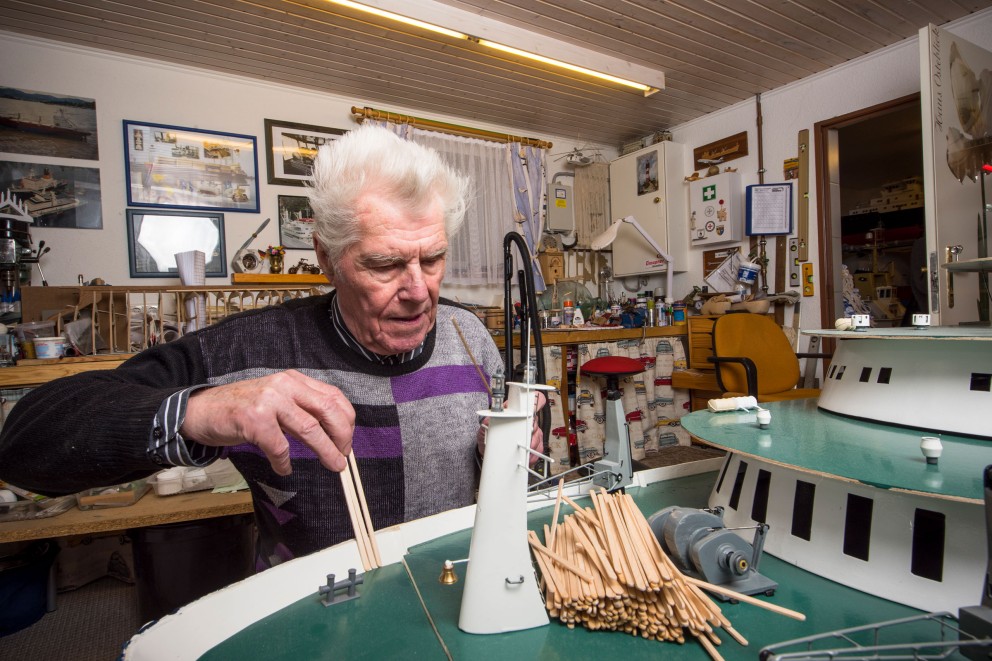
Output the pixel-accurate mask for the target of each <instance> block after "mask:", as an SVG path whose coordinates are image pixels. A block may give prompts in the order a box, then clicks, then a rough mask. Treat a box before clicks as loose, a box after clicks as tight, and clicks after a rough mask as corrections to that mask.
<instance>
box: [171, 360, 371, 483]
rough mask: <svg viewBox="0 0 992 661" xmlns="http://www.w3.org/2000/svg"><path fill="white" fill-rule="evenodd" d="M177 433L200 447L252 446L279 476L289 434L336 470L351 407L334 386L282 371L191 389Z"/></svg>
mask: <svg viewBox="0 0 992 661" xmlns="http://www.w3.org/2000/svg"><path fill="white" fill-rule="evenodd" d="M179 431H180V433H181V434H182V435H183V437H185V438H187V439H189V440H192V441H196V442H197V443H200V444H202V445H208V446H213V447H223V446H231V445H240V444H241V443H251V444H252V445H255V446H258V448H259V449H260V450H262V452H264V453H265V456H266V457H268V459H269V463H270V464H272V469H273V470H274V471H275V472H276V473H278V474H279V475H289V474H290V473H291V472H292V471H293V469H292V466H291V465H290V460H289V441H288V440H287V439H286V436H287V435H289V436H292V437H294V438H297V439H299V440H300V441H301V442H302V443H304V444H305V445H307V446H309V447H310V448H311V449H312V450H313V451H314V452H315V453H316V454H317V457H318V458H319V459H320V463H322V464H323V465H324V466H326V467H327V468H329V469H331V470H333V471H342V470H344V468H345V466H346V465H347V459H346V457H347V456H348V453H349V452H351V439H352V434H353V433H354V431H355V409H354V408H352V406H351V402H349V401H348V400H347V399H346V398H345V396H344V394H343V393H342V392H341V391H340V390H338V389H337V388H335V387H334V386H330V385H327V384H326V383H323V382H321V381H317V380H316V379H312V378H310V377H308V376H304V375H303V374H301V373H299V372H297V371H296V370H287V371H285V372H279V373H277V374H270V375H269V376H264V377H262V378H260V379H251V380H248V381H238V382H236V383H231V384H227V385H223V386H215V387H212V388H204V389H202V390H197V391H196V392H194V393H193V394H192V395H190V398H189V403H188V405H187V407H186V418H185V420H184V421H183V424H182V427H181V428H180V429H179Z"/></svg>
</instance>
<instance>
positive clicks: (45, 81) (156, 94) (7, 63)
mask: <svg viewBox="0 0 992 661" xmlns="http://www.w3.org/2000/svg"><path fill="white" fill-rule="evenodd" d="M921 27H922V26H921ZM946 27H947V28H948V29H949V30H950V31H951V32H953V33H955V34H957V35H959V36H961V37H963V38H965V39H968V40H969V41H972V42H973V43H976V44H978V45H980V46H983V47H985V48H992V10H985V11H983V12H979V13H977V14H973V15H971V16H969V17H966V18H965V19H962V20H960V21H957V22H956V23H952V24H949V25H948V26H946ZM0 37H2V38H0V61H2V62H3V63H4V66H3V69H2V73H0V76H2V77H0V82H2V84H4V85H10V86H14V87H21V88H26V89H40V90H49V91H56V92H61V93H65V94H69V95H74V96H83V97H89V98H93V99H96V102H97V114H98V122H99V140H100V161H99V163H94V162H85V161H69V160H66V161H57V162H60V163H64V164H66V165H89V166H93V167H96V166H99V168H100V173H101V185H102V191H103V229H102V230H99V231H96V230H75V229H42V228H38V229H36V230H34V231H33V232H32V234H33V237H34V240H35V242H37V241H39V240H42V239H43V240H45V242H46V244H47V245H50V246H51V247H52V252H51V253H49V255H48V256H47V257H46V259H45V261H44V262H43V266H44V268H45V274H46V276H47V278H48V281H49V283H51V284H53V285H59V284H61V285H65V284H75V283H76V279H77V275H78V274H80V273H81V274H83V276H84V277H85V278H86V279H90V278H93V277H102V278H104V279H105V280H106V281H107V282H109V283H111V284H120V285H123V284H175V283H176V280H162V281H156V280H148V279H142V280H141V281H140V282H139V281H135V280H131V279H130V278H129V276H128V267H127V260H128V255H127V241H126V236H127V235H126V230H125V223H124V209H125V207H126V200H127V197H126V192H125V182H124V164H123V160H124V155H123V144H122V137H121V120H123V119H132V120H138V121H147V122H155V123H163V124H174V125H179V126H189V127H195V128H203V129H208V130H224V131H230V132H234V133H246V134H250V135H255V136H257V137H258V139H259V150H260V152H261V151H262V150H263V149H264V138H263V123H262V122H263V119H264V118H266V117H268V118H274V119H282V120H285V121H296V122H303V123H307V124H317V125H321V126H331V127H338V128H345V129H348V128H351V127H353V126H354V123H353V121H352V119H351V114H350V109H351V106H353V105H359V106H361V105H375V104H373V103H371V102H367V101H366V100H363V99H356V98H346V97H341V96H335V95H331V94H323V93H317V92H311V91H307V90H300V89H296V88H291V87H285V86H280V85H276V84H271V83H266V82H259V81H254V80H248V79H244V78H237V77H233V76H227V75H220V74H214V73H210V72H205V71H202V70H199V69H192V68H187V67H179V66H174V65H167V64H161V63H157V62H153V61H149V60H143V59H139V58H133V57H123V56H118V55H114V54H110V53H106V52H102V51H96V50H92V49H83V48H77V47H71V46H65V45H61V44H56V43H54V42H48V41H44V40H33V39H27V38H23V37H21V36H18V35H13V34H7V33H3V32H0ZM919 89H920V74H919V54H918V45H917V38H916V37H913V38H911V39H907V40H905V41H903V42H900V43H899V44H896V45H894V46H890V47H888V48H885V49H882V50H880V51H877V52H875V53H872V54H869V55H867V56H865V57H862V58H859V59H857V60H854V61H851V62H849V63H846V64H843V65H839V66H837V67H834V68H832V69H830V70H828V71H826V72H824V73H822V74H818V75H815V76H811V77H809V78H807V79H804V80H802V81H799V82H797V83H794V84H792V85H788V86H785V87H782V88H779V89H778V90H774V91H771V92H766V93H765V94H763V95H762V114H763V119H764V126H763V133H764V163H765V168H766V176H765V181H766V182H774V181H779V180H781V178H782V172H781V170H782V161H783V160H784V159H786V158H789V157H793V156H796V155H797V147H796V143H797V133H798V131H799V130H800V129H803V128H806V129H812V128H813V124H814V123H815V122H818V121H822V120H826V119H830V118H832V117H836V116H839V115H843V114H846V113H849V112H852V111H854V110H858V109H860V108H864V107H867V106H872V105H875V104H878V103H882V102H885V101H888V100H891V99H895V98H899V97H902V96H905V95H907V94H912V93H914V92H917V91H919ZM661 93H662V94H663V93H664V92H661ZM389 109H390V110H396V111H397V112H408V113H410V114H417V111H415V110H412V109H404V108H398V107H397V108H389ZM436 119H440V120H442V121H450V122H454V123H464V124H471V125H473V126H479V127H480V128H491V129H494V130H499V131H507V132H511V133H517V134H519V133H521V131H520V130H519V129H516V128H514V127H506V126H495V125H491V126H487V125H484V124H481V123H479V122H475V121H471V122H469V121H468V120H463V119H460V118H458V117H436ZM645 128H646V131H645V133H647V132H648V130H649V129H650V127H645ZM743 130H747V131H748V144H749V151H750V153H751V155H749V156H747V157H745V158H742V159H738V160H735V161H732V162H731V163H729V165H731V166H733V167H736V168H738V170H739V171H740V172H741V174H742V183H743V184H744V185H748V184H754V183H757V182H758V174H757V168H758V165H757V142H756V140H757V134H756V128H755V104H754V102H753V101H747V102H743V103H740V104H737V105H734V106H731V107H728V108H726V109H724V110H721V111H718V112H715V113H712V114H710V115H708V116H706V117H703V118H701V119H698V120H695V121H693V122H688V123H686V124H683V125H681V126H678V127H676V128H675V129H674V130H673V134H674V139H675V141H677V142H681V143H683V144H685V145H687V146H688V147H689V149H688V150H687V151H688V155H687V160H686V173H688V172H690V171H691V170H690V169H689V168H690V167H691V152H692V147H696V146H699V145H703V144H706V143H708V142H712V141H714V140H718V139H720V138H723V137H726V136H729V135H733V134H735V133H738V132H740V131H743ZM536 137H543V138H546V139H549V140H552V141H553V142H554V143H555V146H554V149H553V151H554V152H559V151H568V150H569V149H571V148H572V147H573V146H579V147H581V146H583V145H581V144H576V143H575V142H574V141H573V140H570V139H568V138H563V137H560V136H536ZM811 138H812V136H811ZM615 154H616V152H615V149H614V148H613V146H607V147H605V148H604V155H605V156H606V157H607V158H609V157H611V156H615ZM259 155H260V157H263V160H262V162H261V163H260V168H259V169H260V174H261V175H262V176H261V177H260V199H261V206H262V211H261V213H260V214H243V213H231V212H227V213H226V214H225V224H226V230H227V241H226V245H227V249H228V252H229V253H230V252H231V251H233V250H235V249H236V248H238V247H239V246H240V245H241V244H242V243H243V242H244V241H245V240H246V239H247V238H248V237H249V236H250V235H251V232H252V231H254V229H255V228H256V227H257V226H258V224H259V223H260V222H261V220H263V219H264V218H266V217H269V216H271V217H273V218H274V217H275V215H276V196H277V195H278V194H290V195H292V194H299V192H300V189H299V188H294V187H284V186H270V185H268V184H266V183H265V176H264V170H265V165H264V155H263V154H261V153H260V154H259ZM0 159H3V160H20V161H23V160H38V159H37V158H26V157H24V156H20V155H14V154H4V153H0ZM813 162H815V154H813V155H812V156H811V163H813ZM557 165H559V164H555V163H549V168H548V169H549V175H550V174H553V173H554V172H555V171H556V169H560V168H557V167H556V166H557ZM812 174H813V173H811V175H812ZM810 194H811V199H810V211H811V225H812V226H811V228H810V242H811V243H810V250H809V254H810V259H811V260H813V261H814V262H815V261H816V260H817V254H818V253H817V250H818V246H817V236H816V234H817V232H816V228H815V210H816V199H815V195H816V191H815V188H812V187H811V191H810ZM686 240H688V237H687V238H686ZM275 243H278V228H277V227H276V223H270V225H269V226H268V227H267V228H266V230H265V231H264V232H263V233H262V235H261V236H260V237H259V238H258V239H257V240H256V245H259V246H262V247H264V246H265V245H268V244H275ZM744 245H745V249H746V242H745V244H744ZM701 253H702V249H690V259H689V264H687V265H686V266H687V271H686V273H683V274H679V275H677V276H676V278H675V293H676V295H677V296H680V297H681V296H683V295H685V294H686V293H688V292H689V291H690V290H691V288H692V286H693V285H694V284H703V279H702V255H701ZM772 256H773V255H772ZM299 257H312V253H309V252H306V253H305V252H299V254H290V255H288V256H287V260H286V261H287V262H288V263H290V264H294V263H295V262H296V261H297V260H298V259H299ZM769 266H770V270H769V273H772V272H773V271H772V270H771V269H774V268H775V265H774V263H772V264H770V265H769ZM815 268H816V272H817V276H818V273H819V264H815ZM680 270H681V267H680ZM36 282H37V278H36ZM661 284H663V283H662V281H661V276H652V278H651V279H650V281H649V283H648V285H647V287H648V288H654V287H656V286H660V285H661ZM772 284H774V280H772ZM815 284H816V291H817V294H819V292H820V289H821V287H822V286H823V283H821V282H819V280H818V279H817V281H816V283H815ZM594 288H595V287H594V285H590V289H594ZM642 288H643V287H642ZM617 290H619V286H618V287H617ZM501 291H502V283H496V284H495V285H494V286H492V287H487V288H449V289H447V290H445V292H444V293H445V294H446V295H451V296H457V297H458V298H459V299H460V300H462V301H465V302H479V303H490V302H492V300H493V297H494V296H499V295H500V293H501ZM790 316H791V315H789V314H787V317H786V321H787V322H789V320H790ZM819 316H820V315H819V296H818V295H817V296H816V297H814V298H806V299H803V316H802V327H803V328H818V327H820V326H821V325H822V324H821V320H820V318H819ZM826 321H827V322H828V323H830V322H832V320H826Z"/></svg>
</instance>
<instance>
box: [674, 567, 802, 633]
mask: <svg viewBox="0 0 992 661" xmlns="http://www.w3.org/2000/svg"><path fill="white" fill-rule="evenodd" d="M682 579H683V580H684V581H686V582H687V583H691V584H693V585H696V586H698V587H700V588H702V589H704V590H708V591H710V592H716V593H717V594H722V595H723V596H725V597H730V598H731V599H737V600H738V601H742V602H744V603H746V604H751V605H752V606H758V607H760V608H764V609H765V610H770V611H772V612H773V613H778V614H779V615H784V616H786V617H791V618H792V619H794V620H799V621H800V622H805V621H806V616H805V615H803V614H802V613H800V612H798V611H794V610H790V609H788V608H784V607H782V606H778V605H776V604H770V603H768V602H767V601H761V600H760V599H755V598H754V597H750V596H748V595H746V594H741V593H740V592H734V591H733V590H728V589H727V588H724V587H721V586H719V585H714V584H712V583H707V582H706V581H701V580H699V579H698V578H693V577H691V576H686V575H685V574H683V575H682Z"/></svg>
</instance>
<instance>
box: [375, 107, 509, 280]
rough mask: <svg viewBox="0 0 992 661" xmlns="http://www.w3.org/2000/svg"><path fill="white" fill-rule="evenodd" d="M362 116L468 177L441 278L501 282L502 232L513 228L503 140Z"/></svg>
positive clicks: (505, 147) (503, 233)
mask: <svg viewBox="0 0 992 661" xmlns="http://www.w3.org/2000/svg"><path fill="white" fill-rule="evenodd" d="M366 121H370V122H373V123H375V124H377V125H379V126H385V127H387V128H389V129H390V130H392V131H393V132H395V133H396V134H397V135H399V136H400V137H402V138H405V139H407V140H412V141H413V142H416V143H418V144H421V145H424V146H427V147H431V148H433V149H435V150H437V152H438V153H440V154H441V156H442V157H443V158H444V159H445V161H447V162H448V163H449V164H450V165H451V166H452V167H454V168H455V169H456V170H458V171H459V172H461V173H462V174H465V175H467V176H468V177H469V178H470V180H471V182H472V186H471V189H470V191H471V192H470V202H469V206H468V212H467V213H466V215H465V222H464V223H463V224H462V226H461V228H460V229H459V230H458V232H457V233H456V234H455V235H454V236H450V237H448V241H449V244H450V245H449V251H448V260H447V273H446V275H445V282H447V283H449V284H458V285H486V284H494V283H500V282H502V271H503V261H502V258H503V236H504V235H505V234H506V233H507V232H509V231H510V230H513V229H515V226H514V223H513V209H514V203H513V183H512V181H511V179H510V172H509V170H508V169H507V167H506V156H505V154H506V149H507V145H504V144H500V143H496V142H491V141H488V140H480V139H477V138H463V137H460V136H454V135H448V134H445V133H438V132H436V131H425V130H422V129H417V128H414V127H412V126H410V125H409V124H392V123H390V124H386V123H385V122H376V121H374V120H366Z"/></svg>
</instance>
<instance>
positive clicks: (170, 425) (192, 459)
mask: <svg viewBox="0 0 992 661" xmlns="http://www.w3.org/2000/svg"><path fill="white" fill-rule="evenodd" d="M204 387H206V386H202V385H201V386H193V387H192V388H186V389H185V390H180V391H178V392H175V393H173V394H172V395H170V396H169V397H167V398H166V400H165V401H164V402H162V406H160V407H159V409H158V412H157V413H156V414H155V419H154V421H153V423H152V431H151V436H150V438H149V440H148V456H149V458H150V459H151V460H152V461H153V462H155V463H156V464H158V465H160V466H206V465H207V464H210V463H211V462H213V461H214V460H215V459H217V458H218V457H220V456H221V455H222V454H223V452H224V448H215V447H209V446H206V445H201V444H199V443H197V442H196V441H191V440H187V439H185V438H183V437H182V434H180V433H179V428H180V427H182V424H183V420H184V419H185V418H186V404H187V402H189V396H190V394H191V393H193V392H194V391H196V390H199V389H200V388H204Z"/></svg>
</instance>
